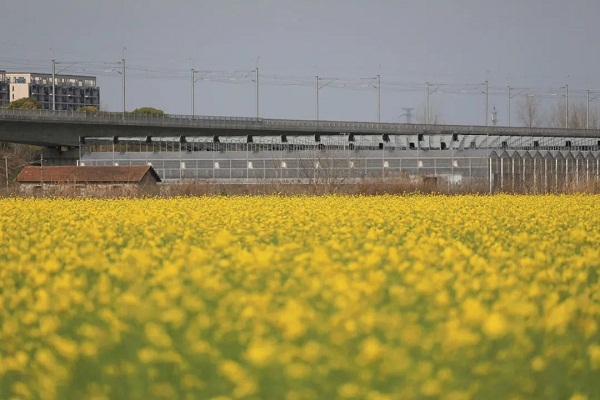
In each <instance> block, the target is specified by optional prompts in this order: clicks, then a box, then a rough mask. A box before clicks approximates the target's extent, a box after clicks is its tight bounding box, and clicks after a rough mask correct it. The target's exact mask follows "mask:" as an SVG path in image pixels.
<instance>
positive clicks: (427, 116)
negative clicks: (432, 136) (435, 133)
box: [425, 82, 431, 124]
mask: <svg viewBox="0 0 600 400" xmlns="http://www.w3.org/2000/svg"><path fill="white" fill-rule="evenodd" d="M425 84H426V85H427V103H426V104H425V108H426V110H425V122H426V123H427V124H429V95H430V94H431V93H430V92H429V82H425Z"/></svg>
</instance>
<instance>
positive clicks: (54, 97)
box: [51, 49, 56, 111]
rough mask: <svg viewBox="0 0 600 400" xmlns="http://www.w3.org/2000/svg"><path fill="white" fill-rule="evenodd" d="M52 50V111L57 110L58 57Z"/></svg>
mask: <svg viewBox="0 0 600 400" xmlns="http://www.w3.org/2000/svg"><path fill="white" fill-rule="evenodd" d="M51 50H52V111H56V59H55V57H54V49H51Z"/></svg>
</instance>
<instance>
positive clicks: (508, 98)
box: [508, 86, 510, 128]
mask: <svg viewBox="0 0 600 400" xmlns="http://www.w3.org/2000/svg"><path fill="white" fill-rule="evenodd" d="M508 127H509V128H510V86H508Z"/></svg>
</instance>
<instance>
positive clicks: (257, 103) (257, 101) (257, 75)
mask: <svg viewBox="0 0 600 400" xmlns="http://www.w3.org/2000/svg"><path fill="white" fill-rule="evenodd" d="M258 77H259V73H258V67H256V119H258V116H259V113H258V107H259V97H258V88H259V85H258Z"/></svg>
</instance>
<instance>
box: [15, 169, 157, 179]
mask: <svg viewBox="0 0 600 400" xmlns="http://www.w3.org/2000/svg"><path fill="white" fill-rule="evenodd" d="M42 169H43V177H42ZM147 173H150V175H152V176H153V177H154V179H156V181H157V182H160V181H161V180H160V177H159V176H158V174H157V173H156V171H155V170H154V168H152V166H150V165H132V166H119V167H112V166H108V167H96V166H94V167H92V166H89V167H67V166H60V167H51V166H48V167H43V168H42V167H33V166H28V167H25V168H24V169H23V170H22V171H21V173H20V174H19V175H18V176H17V179H16V180H17V182H20V183H37V182H41V181H42V180H43V181H44V182H56V183H109V182H110V183H138V182H140V181H141V180H142V179H143V178H144V176H145V175H146V174H147Z"/></svg>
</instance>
